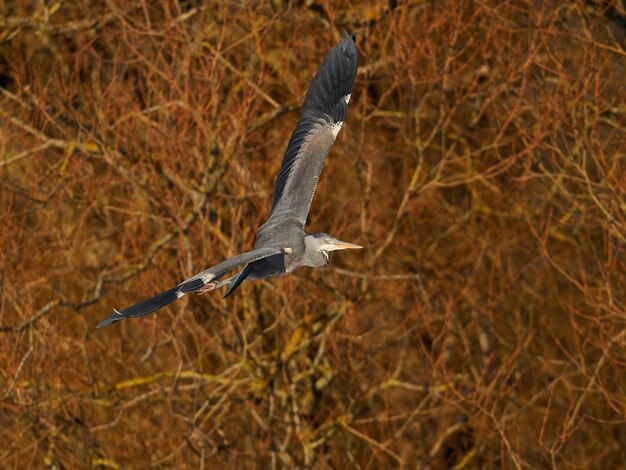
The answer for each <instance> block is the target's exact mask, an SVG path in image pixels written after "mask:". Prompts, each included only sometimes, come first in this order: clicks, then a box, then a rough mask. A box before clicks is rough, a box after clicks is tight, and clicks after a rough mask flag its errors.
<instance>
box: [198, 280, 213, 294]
mask: <svg viewBox="0 0 626 470" xmlns="http://www.w3.org/2000/svg"><path fill="white" fill-rule="evenodd" d="M217 285H218V282H217V281H211V282H209V283H207V284H205V285H204V287H201V288H200V289H198V290H197V291H196V295H202V294H206V293H207V292H211V291H212V290H215V288H216V287H217Z"/></svg>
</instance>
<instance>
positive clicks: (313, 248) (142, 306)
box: [97, 34, 362, 328]
mask: <svg viewBox="0 0 626 470" xmlns="http://www.w3.org/2000/svg"><path fill="white" fill-rule="evenodd" d="M357 65H358V51H357V48H356V36H355V35H353V36H352V37H350V36H348V35H347V34H345V37H344V38H343V40H341V41H340V42H339V44H337V46H335V47H334V48H333V49H331V50H330V52H329V53H328V54H327V55H326V58H325V59H324V62H323V63H322V65H321V67H320V68H319V70H318V71H317V73H316V75H315V77H314V78H313V81H312V82H311V85H310V86H309V89H308V91H307V94H306V97H305V99H304V104H303V106H302V112H301V114H300V120H299V121H298V124H297V125H296V128H295V130H294V131H293V134H292V135H291V139H290V140H289V143H288V145H287V150H286V151H285V155H284V157H283V161H282V165H281V167H280V170H279V172H278V177H277V179H276V185H275V187H274V197H273V199H272V209H271V212H270V216H269V218H268V219H267V221H266V222H265V223H264V224H263V225H261V226H260V227H259V228H258V230H257V233H256V241H255V244H254V249H253V250H251V251H248V252H246V253H242V254H240V255H237V256H235V257H233V258H230V259H228V260H226V261H223V262H221V263H219V264H217V265H215V266H213V267H211V268H209V269H206V270H205V271H202V272H201V273H199V274H196V275H195V276H193V277H191V278H189V279H187V280H186V281H183V282H181V283H180V284H178V285H177V286H176V287H173V288H172V289H169V290H166V291H164V292H162V293H160V294H157V295H155V296H154V297H151V298H149V299H146V300H143V301H141V302H139V303H137V304H135V305H132V306H130V307H127V308H125V309H122V310H114V313H113V314H112V315H111V316H109V317H108V318H106V319H105V320H103V321H102V322H100V324H98V326H97V328H101V327H103V326H106V325H110V324H111V323H115V322H117V321H120V320H124V319H126V318H135V317H142V316H144V315H148V314H150V313H152V312H155V311H156V310H159V309H160V308H162V307H165V306H166V305H168V304H171V303H172V302H174V301H176V300H178V299H180V298H181V297H183V296H184V295H185V294H189V293H192V292H195V293H198V294H202V293H205V292H208V291H211V290H214V289H216V288H218V287H223V286H229V288H228V290H227V292H226V294H225V295H224V297H227V296H229V295H230V294H232V293H233V291H234V290H235V289H237V287H239V285H240V284H241V283H242V282H243V281H244V280H246V279H249V280H253V279H262V278H267V277H272V276H281V275H284V274H287V273H290V272H292V271H294V270H295V269H298V268H299V267H302V266H310V267H322V266H325V265H327V264H328V263H329V262H330V256H329V252H331V251H335V250H345V249H357V248H362V247H361V246H359V245H355V244H353V243H347V242H343V241H340V240H337V239H336V238H335V237H333V236H331V235H328V234H326V233H313V234H307V233H306V232H305V231H304V226H305V223H306V218H307V215H308V213H309V208H310V206H311V202H312V200H313V194H314V193H315V188H316V187H317V183H318V181H319V177H320V174H321V172H322V168H323V167H324V162H325V161H326V157H327V156H328V153H329V152H330V149H331V148H332V146H333V143H334V142H335V139H336V137H337V134H338V133H339V130H340V129H341V125H342V124H343V121H344V119H345V117H346V113H347V110H348V102H349V101H350V96H351V93H352V88H353V86H354V80H355V77H356V70H357ZM241 266H243V269H242V270H241V271H240V272H239V273H237V274H235V275H234V276H232V277H229V278H227V279H225V280H222V278H223V277H224V275H225V274H226V273H227V272H229V271H231V270H233V269H235V268H238V267H241Z"/></svg>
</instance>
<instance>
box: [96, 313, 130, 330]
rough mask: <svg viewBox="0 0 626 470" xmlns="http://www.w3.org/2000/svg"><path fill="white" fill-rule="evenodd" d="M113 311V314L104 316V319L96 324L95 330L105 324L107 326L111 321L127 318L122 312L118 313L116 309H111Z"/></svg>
mask: <svg viewBox="0 0 626 470" xmlns="http://www.w3.org/2000/svg"><path fill="white" fill-rule="evenodd" d="M113 312H115V313H113V315H110V316H108V317H107V318H105V319H104V320H102V321H101V322H100V323H98V324H97V325H96V330H99V329H100V328H104V327H105V326H108V325H110V324H112V323H115V322H118V321H120V320H124V319H125V318H128V317H127V316H126V315H124V314H123V313H120V312H119V311H118V310H117V309H113Z"/></svg>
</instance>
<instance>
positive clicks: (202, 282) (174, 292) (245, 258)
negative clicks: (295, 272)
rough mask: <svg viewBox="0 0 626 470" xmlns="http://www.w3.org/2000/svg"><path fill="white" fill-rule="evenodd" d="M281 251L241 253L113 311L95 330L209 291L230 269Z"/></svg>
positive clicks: (269, 249)
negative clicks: (185, 296) (128, 305)
mask: <svg viewBox="0 0 626 470" xmlns="http://www.w3.org/2000/svg"><path fill="white" fill-rule="evenodd" d="M280 253H281V251H280V250H279V249H276V248H269V247H268V248H259V249H257V250H252V251H248V252H247V253H242V254H240V255H237V256H235V257H233V258H230V259H228V260H226V261H223V262H221V263H220V264H217V265H215V266H213V267H212V268H209V269H207V270H205V271H202V272H201V273H198V274H196V275H195V276H193V277H191V278H189V279H187V280H186V281H183V282H181V283H180V284H178V285H177V286H176V287H174V288H172V289H169V290H166V291H165V292H161V293H160V294H157V295H155V296H154V297H150V298H149V299H146V300H143V301H141V302H139V303H137V304H135V305H132V306H130V307H127V308H125V309H123V310H115V313H114V314H113V315H111V316H110V317H108V318H106V319H105V320H103V321H101V322H100V323H99V324H98V326H97V327H96V328H102V327H103V326H107V325H110V324H111V323H115V322H117V321H120V320H124V319H126V318H135V317H143V316H144V315H148V314H149V313H152V312H155V311H157V310H159V309H160V308H163V307H165V306H166V305H169V304H171V303H172V302H174V301H176V300H178V299H180V298H181V297H182V296H183V295H185V294H188V293H190V292H196V291H201V290H205V289H207V288H208V289H209V290H210V289H211V286H213V283H215V284H217V281H219V279H220V278H221V277H222V276H223V275H224V274H226V273H227V272H228V271H230V270H231V269H235V268H236V267H238V266H241V265H242V264H248V263H251V262H253V261H257V260H260V259H263V258H267V257H269V256H274V255H278V254H280Z"/></svg>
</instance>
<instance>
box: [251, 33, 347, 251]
mask: <svg viewBox="0 0 626 470" xmlns="http://www.w3.org/2000/svg"><path fill="white" fill-rule="evenodd" d="M357 65H358V51H357V48H356V44H355V42H354V39H352V38H350V37H349V36H348V35H347V34H346V37H345V38H344V39H343V40H342V41H341V42H340V43H339V44H338V45H337V46H336V47H335V48H334V49H332V50H331V51H330V52H329V53H328V55H327V56H326V59H325V60H324V63H323V64H322V66H321V67H320V68H319V70H318V71H317V74H316V75H315V77H314V78H313V81H312V82H311V86H310V87H309V90H308V92H307V94H306V98H305V99H304V104H303V106H302V114H301V116H300V121H299V122H298V124H297V126H296V128H295V130H294V131H293V134H292V135H291V139H290V140H289V144H288V145H287V151H286V152H285V156H284V157H283V162H282V165H281V167H280V170H279V172H278V177H277V179H276V185H275V187H274V197H273V199H272V211H271V214H270V217H269V219H268V220H267V222H265V224H263V225H262V226H261V227H260V228H259V230H258V231H257V246H262V245H263V244H265V242H266V241H268V240H269V238H271V234H272V233H273V232H274V231H275V230H276V229H277V227H279V226H282V225H284V224H294V225H297V226H299V227H300V228H304V224H305V223H306V218H307V215H308V212H309V208H310V206H311V201H312V200H313V194H314V193H315V188H316V187H317V182H318V181H319V177H320V174H321V172H322V168H323V167H324V162H325V161H326V157H327V156H328V153H329V152H330V149H331V148H332V146H333V143H334V142H335V138H336V137H337V133H338V132H339V129H341V124H343V120H344V119H345V116H346V112H347V110H348V101H349V100H350V94H351V93H352V88H353V87H354V79H355V77H356V70H357Z"/></svg>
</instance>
